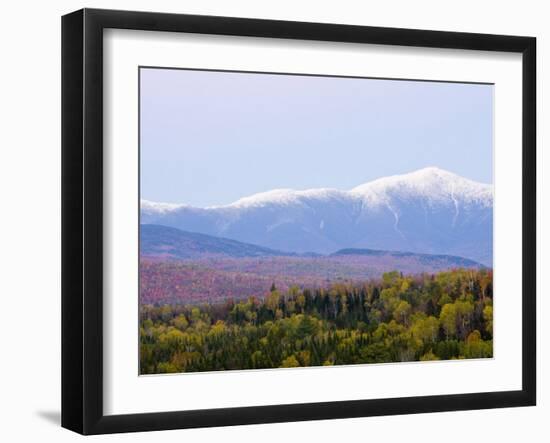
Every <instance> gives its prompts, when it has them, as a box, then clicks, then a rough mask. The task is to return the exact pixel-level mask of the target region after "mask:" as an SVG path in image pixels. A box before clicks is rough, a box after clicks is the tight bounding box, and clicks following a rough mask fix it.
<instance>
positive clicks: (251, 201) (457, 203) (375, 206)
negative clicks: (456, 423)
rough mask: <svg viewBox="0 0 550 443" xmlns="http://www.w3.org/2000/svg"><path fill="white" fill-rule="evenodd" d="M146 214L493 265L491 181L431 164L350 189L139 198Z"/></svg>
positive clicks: (292, 244)
mask: <svg viewBox="0 0 550 443" xmlns="http://www.w3.org/2000/svg"><path fill="white" fill-rule="evenodd" d="M141 222H142V223H155V224H160V225H165V226H172V227H176V228H179V229H183V230H186V231H192V232H199V233H203V234H208V235H214V236H221V237H226V238H230V239H234V240H238V241H241V242H247V243H252V244H256V245H260V246H264V247H268V248H272V249H277V250H283V251H290V252H299V253H301V252H317V253H323V254H327V253H332V252H334V251H337V250H339V249H343V248H371V249H384V250H396V251H412V252H421V253H428V254H450V255H457V256H462V257H466V258H470V259H473V260H476V261H479V262H481V263H484V264H486V265H492V244H493V189H492V185H488V184H483V183H477V182H474V181H471V180H468V179H466V178H463V177H460V176H458V175H456V174H453V173H451V172H448V171H445V170H442V169H439V168H434V167H430V168H425V169H421V170H418V171H415V172H412V173H410V174H404V175H396V176H391V177H384V178H381V179H378V180H374V181H371V182H368V183H365V184H363V185H360V186H357V187H356V188H353V189H352V190H349V191H340V190H336V189H310V190H305V191H295V190H292V189H276V190H272V191H268V192H263V193H260V194H255V195H252V196H250V197H245V198H241V199H239V200H237V201H236V202H234V203H232V204H229V205H226V206H216V207H208V208H195V207H191V206H187V205H174V204H167V203H154V202H149V201H144V200H142V202H141Z"/></svg>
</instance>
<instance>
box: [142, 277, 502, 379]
mask: <svg viewBox="0 0 550 443" xmlns="http://www.w3.org/2000/svg"><path fill="white" fill-rule="evenodd" d="M268 289H269V288H268ZM270 289H271V290H268V291H267V293H268V295H267V296H265V297H261V298H259V297H258V298H257V297H254V296H251V297H249V298H248V299H246V300H236V301H233V300H231V299H230V300H225V301H223V302H219V303H200V304H195V305H180V304H157V305H153V304H144V305H142V306H141V309H140V372H141V373H142V374H156V373H168V372H170V373H173V372H196V371H217V370H231V369H251V368H256V369H260V368H278V367H298V366H320V365H345V364H365V363H386V362H402V361H424V360H448V359H464V358H487V357H492V354H493V341H492V340H493V331H492V329H493V291H492V271H491V270H487V269H482V270H470V269H456V270H452V271H446V272H440V273H438V274H435V275H434V274H423V275H419V276H404V275H402V274H400V273H398V272H389V273H385V274H384V275H383V277H382V278H381V279H371V280H368V281H367V282H364V283H362V284H358V283H337V284H331V285H329V286H328V287H326V288H311V289H307V288H299V287H297V286H291V287H289V288H288V289H285V290H284V291H281V290H279V289H278V288H277V287H276V286H275V285H273V284H272V285H271V288H270Z"/></svg>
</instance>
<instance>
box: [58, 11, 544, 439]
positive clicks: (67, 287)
mask: <svg viewBox="0 0 550 443" xmlns="http://www.w3.org/2000/svg"><path fill="white" fill-rule="evenodd" d="M107 28H118V29H133V30H147V31H172V32H192V33H199V34H217V35H228V36H251V37H269V38H279V39H301V40H317V41H327V42H353V43H369V44H378V45H398V46H417V47H431V48H455V49H470V50H480V51H503V52H512V53H520V54H522V64H523V80H522V81H523V86H522V88H523V98H522V101H523V104H522V106H523V108H522V127H523V135H522V143H523V146H522V150H523V152H522V154H523V165H522V167H523V189H522V195H523V203H522V204H523V208H522V211H523V213H522V221H523V233H522V235H523V238H522V241H523V251H522V252H523V257H522V263H523V269H522V288H523V293H522V313H521V316H522V358H523V361H522V389H521V390H517V391H506V392H479V393H470V394H457V395H435V396H419V397H403V398H391V399H372V400H357V401H333V402H323V403H307V404H283V405H267V406H260V407H236V408H224V409H208V410H189V411H170V412H160V413H142V414H131V415H104V413H103V406H102V405H103V338H102V327H103V318H102V316H103V298H102V282H103V279H102V278H103V276H102V268H103V246H102V245H103V227H102V220H103V209H102V206H103V198H102V195H103V180H102V179H103V147H102V139H103V110H102V109H103V95H102V94H103V89H102V83H103V79H102V76H103V38H102V36H103V30H104V29H107ZM535 66H536V39H535V38H533V37H517V36H504V35H485V34H471V33H456V32H441V31H423V30H412V29H390V28H378V27H364V26H349V25H339V24H320V23H301V22H289V21H275V20H257V19H244V18H232V17H211V16H197V15H179V14H164V13H150V12H127V11H110V10H98V9H83V10H79V11H76V12H73V13H71V14H68V15H65V16H64V17H63V18H62V426H63V427H65V428H68V429H71V430H73V431H76V432H79V433H82V434H104V433H116V432H133V431H152V430H162V429H179V428H195V427H211V426H228V425H240V424H255V423H273V422H288V421H301V420H320V419H332V418H348V417H363V416H380V415H391V414H412V413H425V412H437V411H458V410H467V409H486V408H502V407H513V406H532V405H535V404H536V315H535V310H536V137H535V133H536V119H535V113H536V89H535V86H536V69H535Z"/></svg>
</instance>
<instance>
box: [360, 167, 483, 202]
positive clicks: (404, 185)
mask: <svg viewBox="0 0 550 443" xmlns="http://www.w3.org/2000/svg"><path fill="white" fill-rule="evenodd" d="M492 189H493V187H492V185H489V184H485V183H479V182H475V181H473V180H470V179H467V178H464V177H462V176H460V175H458V174H455V173H453V172H450V171H447V170H445V169H441V168H437V167H435V166H430V167H426V168H423V169H418V170H416V171H413V172H410V173H408V174H401V175H392V176H388V177H383V178H379V179H377V180H374V181H371V182H368V183H365V184H363V185H359V186H357V187H355V188H353V189H352V190H351V191H350V192H351V193H353V194H355V195H360V196H362V197H363V198H364V199H366V200H368V201H370V202H372V203H382V202H387V201H388V199H390V198H392V197H398V198H404V199H407V198H411V197H420V198H422V199H425V200H426V202H428V203H429V202H434V201H441V200H448V199H449V198H450V199H451V200H455V199H460V200H463V201H465V202H472V201H476V202H478V203H482V204H484V205H492V200H493V191H492Z"/></svg>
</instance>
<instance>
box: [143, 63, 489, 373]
mask: <svg viewBox="0 0 550 443" xmlns="http://www.w3.org/2000/svg"><path fill="white" fill-rule="evenodd" d="M139 109H140V111H139V131H140V133H139V141H140V227H139V232H140V239H139V243H140V269H139V275H140V277H139V280H140V281H139V287H140V291H139V297H140V299H139V306H140V312H139V334H140V351H139V353H140V355H139V358H140V364H139V368H140V374H142V375H145V374H162V373H181V372H205V371H223V370H244V369H268V368H293V367H308V366H332V365H360V364H370V363H396V362H410V361H421V362H423V361H430V360H451V359H479V358H491V357H492V356H493V286H492V281H493V164H492V162H493V85H491V84H478V83H452V82H434V81H415V80H406V79H377V78H354V77H337V76H316V75H293V74H280V73H262V72H238V71H237V72H232V71H213V70H196V69H194V70H190V69H168V68H162V67H140V68H139Z"/></svg>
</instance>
